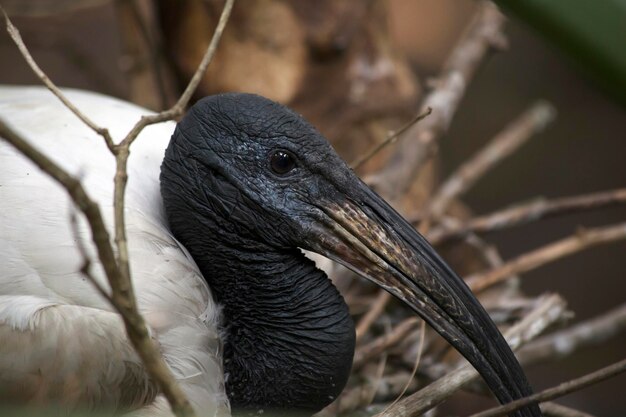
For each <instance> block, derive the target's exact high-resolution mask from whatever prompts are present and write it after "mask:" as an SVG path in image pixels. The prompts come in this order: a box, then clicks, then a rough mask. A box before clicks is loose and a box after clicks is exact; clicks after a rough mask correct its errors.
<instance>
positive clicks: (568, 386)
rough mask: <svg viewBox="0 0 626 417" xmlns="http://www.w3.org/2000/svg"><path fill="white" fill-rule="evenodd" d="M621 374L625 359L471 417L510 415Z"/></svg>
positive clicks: (623, 370) (625, 369)
mask: <svg viewBox="0 0 626 417" xmlns="http://www.w3.org/2000/svg"><path fill="white" fill-rule="evenodd" d="M622 372H626V359H623V360H621V361H619V362H616V363H614V364H612V365H609V366H607V367H605V368H602V369H599V370H597V371H595V372H591V373H589V374H587V375H585V376H582V377H580V378H576V379H572V380H571V381H567V382H564V383H562V384H560V385H557V386H556V387H553V388H548V389H546V390H544V391H541V392H539V393H537V394H534V395H531V396H529V397H526V398H522V399H520V400H516V401H511V402H510V403H508V404H505V405H502V406H499V407H495V408H492V409H490V410H487V411H483V412H481V413H477V414H473V415H472V416H471V417H494V416H504V415H507V414H508V413H510V412H511V411H515V410H517V409H519V408H521V407H524V406H526V405H528V404H532V403H537V402H543V401H548V400H553V399H555V398H559V397H562V396H564V395H567V394H569V393H571V392H574V391H578V390H581V389H583V388H586V387H588V386H590V385H593V384H596V383H598V382H600V381H604V380H605V379H609V378H612V377H614V376H616V375H619V374H620V373H622Z"/></svg>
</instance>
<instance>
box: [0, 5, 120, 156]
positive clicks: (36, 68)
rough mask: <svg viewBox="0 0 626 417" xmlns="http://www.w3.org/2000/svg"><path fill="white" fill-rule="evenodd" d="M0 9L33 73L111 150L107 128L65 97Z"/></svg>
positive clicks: (110, 139)
mask: <svg viewBox="0 0 626 417" xmlns="http://www.w3.org/2000/svg"><path fill="white" fill-rule="evenodd" d="M0 11H2V14H3V15H4V22H5V24H6V26H7V32H8V34H9V36H10V37H11V39H13V42H15V45H16V46H17V48H18V49H19V51H20V53H21V54H22V56H23V57H24V60H26V63H27V64H28V66H29V67H30V68H31V69H32V71H33V72H34V73H35V75H36V76H37V78H39V79H40V80H41V82H42V83H44V85H45V86H46V87H48V89H49V90H50V91H51V92H52V94H54V95H55V96H56V97H57V98H58V99H59V100H61V102H62V103H63V104H64V105H65V107H67V108H68V109H69V110H70V111H71V112H72V113H74V114H75V115H76V117H78V118H79V119H80V120H81V121H82V122H83V123H84V124H86V125H87V126H89V128H90V129H91V130H93V131H94V132H96V133H97V134H98V135H100V136H102V138H103V139H104V141H105V142H106V144H107V147H108V148H109V150H110V151H111V152H113V149H114V147H115V145H114V144H113V138H112V137H111V134H110V133H109V130H108V129H105V128H102V127H100V126H98V125H96V124H95V123H94V122H93V121H92V120H91V119H90V118H88V117H87V116H85V115H84V114H83V113H82V112H81V111H80V110H78V109H77V108H76V106H74V105H73V104H72V102H71V101H69V100H68V99H67V97H65V95H64V94H63V92H62V91H61V90H60V89H59V88H58V87H57V86H56V85H54V83H53V82H52V80H50V78H49V77H48V76H47V75H46V74H45V73H44V72H43V71H42V69H41V68H39V65H37V63H36V62H35V60H34V59H33V57H32V55H31V54H30V51H29V50H28V48H27V47H26V45H25V44H24V41H23V40H22V36H21V35H20V31H19V30H17V28H16V27H15V26H13V23H12V22H11V20H10V19H9V16H8V15H7V14H6V12H5V11H4V9H3V8H2V6H0Z"/></svg>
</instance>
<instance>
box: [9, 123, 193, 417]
mask: <svg viewBox="0 0 626 417" xmlns="http://www.w3.org/2000/svg"><path fill="white" fill-rule="evenodd" d="M0 136H2V138H4V139H5V140H7V142H9V143H10V144H11V145H13V146H14V147H15V148H16V149H17V150H18V151H19V152H21V153H22V154H23V155H24V156H26V157H27V158H28V159H30V160H31V161H32V162H34V163H35V164H36V165H37V166H38V167H39V168H40V169H41V170H42V171H44V172H45V173H47V174H48V175H50V176H51V177H52V178H53V179H54V180H56V181H57V182H58V183H59V184H61V186H63V187H64V188H65V190H66V191H67V192H68V194H69V195H70V197H71V198H72V201H73V202H74V204H75V205H76V206H77V207H78V208H79V209H80V211H81V212H83V214H84V215H85V217H86V218H87V221H88V223H89V227H90V228H91V235H92V240H93V242H94V244H95V245H96V249H97V251H98V258H99V259H100V262H101V263H102V266H103V268H104V271H105V273H106V275H107V279H108V281H109V285H110V286H111V292H112V293H111V298H113V299H114V301H113V305H114V306H115V307H116V308H117V310H118V312H119V313H120V316H121V317H122V319H123V321H124V325H125V327H126V331H127V333H128V337H129V339H130V341H131V343H132V344H133V347H134V348H135V350H136V351H137V353H138V354H139V357H140V358H141V360H142V362H143V363H144V365H145V367H146V370H147V371H148V373H149V374H150V376H151V377H152V378H153V379H154V380H155V381H157V382H158V384H159V386H160V388H161V390H162V392H163V394H164V395H165V396H166V398H167V399H168V401H169V403H170V405H171V407H172V410H173V411H174V413H175V414H176V415H177V416H179V417H183V416H185V417H190V416H194V415H195V414H194V411H193V409H192V407H191V404H190V403H189V401H188V400H187V398H186V396H185V394H184V393H183V391H182V390H181V389H180V387H179V386H178V384H177V383H176V381H175V380H174V377H173V375H172V373H171V371H170V369H169V367H168V366H167V365H166V364H165V362H164V360H163V357H162V356H161V353H160V352H159V350H158V348H157V347H156V346H155V344H154V342H153V341H152V340H151V339H150V335H149V333H148V329H147V327H146V324H145V321H144V319H143V317H142V316H141V314H139V311H138V309H137V304H136V300H135V299H134V298H133V297H130V296H129V293H128V292H127V291H126V288H125V285H124V283H123V275H122V272H121V270H120V268H119V265H118V264H117V260H116V257H115V254H114V251H113V247H112V246H111V243H110V240H109V233H108V232H107V228H106V226H105V223H104V219H103V217H102V213H101V212H100V207H99V206H98V204H97V203H96V202H94V201H93V200H92V199H91V198H90V197H89V195H88V194H87V192H86V191H85V189H84V188H83V185H82V183H81V182H80V180H78V179H77V178H75V177H73V176H72V175H70V174H69V173H68V172H67V171H65V170H64V169H63V168H61V167H60V166H59V165H57V164H56V163H54V162H53V161H52V160H51V159H49V158H48V157H47V156H45V155H44V154H43V153H41V152H39V151H38V150H37V149H35V148H34V147H33V146H32V145H30V144H29V143H28V142H27V141H26V140H25V139H24V138H22V137H21V136H20V135H19V134H18V133H16V132H15V131H14V130H13V129H11V128H10V127H9V126H8V125H6V124H5V123H4V122H3V121H2V120H0ZM131 294H132V293H131Z"/></svg>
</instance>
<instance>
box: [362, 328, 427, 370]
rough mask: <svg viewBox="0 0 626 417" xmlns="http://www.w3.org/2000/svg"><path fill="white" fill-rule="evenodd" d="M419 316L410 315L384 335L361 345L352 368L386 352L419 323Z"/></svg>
mask: <svg viewBox="0 0 626 417" xmlns="http://www.w3.org/2000/svg"><path fill="white" fill-rule="evenodd" d="M418 321H419V320H418V318H417V317H409V318H407V319H405V320H404V321H402V322H401V323H400V324H398V325H397V326H396V327H394V328H393V330H392V331H390V332H389V333H385V334H383V335H382V336H380V337H378V338H376V339H374V340H372V341H371V342H370V343H368V344H366V345H364V346H361V347H359V348H357V349H356V351H355V352H354V360H353V362H352V369H353V370H355V369H358V368H360V367H361V366H363V365H364V364H365V363H366V362H367V361H368V360H370V359H372V358H374V357H376V356H378V355H380V354H381V353H383V352H385V351H386V350H387V349H388V348H389V347H390V346H394V345H395V344H397V343H398V342H399V341H401V340H402V339H404V338H405V337H406V335H407V334H409V333H410V332H411V331H412V330H413V329H414V328H415V325H416V324H417V323H418Z"/></svg>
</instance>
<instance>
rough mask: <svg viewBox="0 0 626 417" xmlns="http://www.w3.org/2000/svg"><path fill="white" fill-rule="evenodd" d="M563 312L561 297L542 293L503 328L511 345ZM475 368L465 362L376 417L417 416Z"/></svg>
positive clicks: (470, 376)
mask: <svg viewBox="0 0 626 417" xmlns="http://www.w3.org/2000/svg"><path fill="white" fill-rule="evenodd" d="M564 312H565V301H564V300H563V299H562V298H561V297H559V296H558V295H550V296H546V297H544V298H543V300H541V302H539V303H538V305H537V307H536V308H535V309H534V310H533V311H531V312H530V313H529V314H528V315H527V316H526V317H524V319H522V320H521V321H520V322H519V323H517V324H516V325H514V326H513V327H511V328H510V329H509V330H507V331H506V332H505V338H506V340H507V342H508V343H509V345H510V346H511V348H512V349H517V348H519V347H520V346H521V345H522V344H524V343H526V342H528V341H529V340H532V339H533V338H535V337H536V336H537V335H538V334H540V333H541V332H543V331H544V330H545V329H546V328H548V327H549V326H550V325H552V324H553V323H554V322H556V321H558V320H559V319H560V318H561V317H562V315H563V314H564ZM478 376H479V374H478V372H477V371H476V370H475V369H474V368H472V366H471V365H469V364H468V363H465V364H464V365H463V366H461V367H460V368H458V369H456V370H454V371H452V372H450V373H448V374H447V375H446V376H445V377H443V378H440V379H438V380H437V381H435V382H433V383H431V384H430V385H428V386H427V387H425V388H423V389H421V390H420V391H418V392H416V393H414V394H412V395H410V396H408V397H406V398H404V399H403V400H401V401H399V402H398V403H397V404H396V405H394V406H393V407H390V408H389V409H388V410H385V412H383V413H380V414H377V415H376V417H395V416H398V415H401V416H404V417H417V416H419V415H421V414H423V413H425V412H426V411H428V410H430V409H431V408H433V407H435V406H437V404H439V403H441V402H442V401H444V400H446V399H447V398H448V397H450V396H451V395H452V394H453V393H454V392H456V391H457V390H459V389H460V388H462V387H463V386H465V385H466V384H468V383H470V382H471V381H473V380H474V379H476V378H478Z"/></svg>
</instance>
